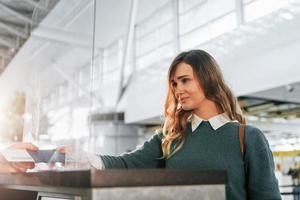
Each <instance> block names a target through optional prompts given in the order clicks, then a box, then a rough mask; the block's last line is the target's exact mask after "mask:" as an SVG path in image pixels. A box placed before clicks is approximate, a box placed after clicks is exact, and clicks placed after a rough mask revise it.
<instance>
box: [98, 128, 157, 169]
mask: <svg viewBox="0 0 300 200" xmlns="http://www.w3.org/2000/svg"><path fill="white" fill-rule="evenodd" d="M161 140H162V134H161V133H158V134H154V135H153V136H152V137H151V138H150V139H149V140H147V141H145V142H144V144H143V145H141V146H139V147H137V148H136V149H135V150H133V151H132V152H129V153H123V154H122V155H120V156H109V155H101V156H100V159H101V160H102V163H103V165H104V168H105V169H122V168H132V169H137V168H156V167H157V162H158V160H159V158H160V157H162V148H161Z"/></svg>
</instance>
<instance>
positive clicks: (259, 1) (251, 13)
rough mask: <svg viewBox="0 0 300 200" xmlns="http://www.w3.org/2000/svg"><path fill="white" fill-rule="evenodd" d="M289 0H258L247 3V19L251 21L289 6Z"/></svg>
mask: <svg viewBox="0 0 300 200" xmlns="http://www.w3.org/2000/svg"><path fill="white" fill-rule="evenodd" d="M288 3H289V2H288V0H276V1H274V0H256V1H253V2H251V3H249V4H247V5H245V8H244V9H245V21H246V22H250V21H253V20H255V19H258V18H260V17H263V16H265V15H267V14H269V13H271V12H273V11H276V10H278V9H280V8H283V7H285V6H288Z"/></svg>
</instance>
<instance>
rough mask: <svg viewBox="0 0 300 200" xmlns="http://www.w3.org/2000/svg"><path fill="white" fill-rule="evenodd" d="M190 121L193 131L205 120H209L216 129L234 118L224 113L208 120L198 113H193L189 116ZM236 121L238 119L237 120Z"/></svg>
mask: <svg viewBox="0 0 300 200" xmlns="http://www.w3.org/2000/svg"><path fill="white" fill-rule="evenodd" d="M188 121H189V122H191V124H192V132H194V131H195V130H196V128H197V127H198V126H199V125H200V124H201V122H203V121H208V122H209V123H210V125H211V127H212V128H213V129H214V130H217V129H218V128H220V127H221V126H223V125H225V124H227V123H228V122H232V120H231V119H230V118H229V117H228V115H227V114H226V113H222V114H219V115H216V116H214V117H212V118H210V119H208V120H205V119H202V118H200V117H199V116H197V115H196V114H192V115H191V116H190V117H189V118H188ZM235 121H236V120H235Z"/></svg>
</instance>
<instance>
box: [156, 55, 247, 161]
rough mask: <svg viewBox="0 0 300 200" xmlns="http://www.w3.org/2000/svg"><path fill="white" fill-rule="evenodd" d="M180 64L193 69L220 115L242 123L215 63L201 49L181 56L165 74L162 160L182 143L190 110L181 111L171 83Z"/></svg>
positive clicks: (231, 94)
mask: <svg viewBox="0 0 300 200" xmlns="http://www.w3.org/2000/svg"><path fill="white" fill-rule="evenodd" d="M179 63H186V64H188V65H190V66H191V67H192V68H193V72H194V76H195V77H196V79H197V80H198V82H199V84H200V86H201V87H202V89H203V92H204V95H205V97H206V98H207V99H208V100H211V101H213V102H214V103H215V104H216V106H217V108H218V110H219V112H220V113H226V114H227V115H228V117H229V118H230V119H231V120H237V121H239V122H240V123H245V120H244V117H243V115H242V112H241V109H240V107H239V105H238V102H237V99H236V97H235V96H234V95H233V93H232V91H231V90H230V88H229V87H228V86H227V84H226V83H225V80H224V78H223V75H222V72H221V70H220V67H219V65H218V64H217V62H216V60H215V59H214V58H213V57H212V56H211V55H210V54H208V53H207V52H205V51H203V50H190V51H186V52H182V53H180V54H179V55H178V56H176V58H175V59H174V60H173V62H172V63H171V65H170V68H169V72H168V89H167V96H166V99H165V103H164V117H165V119H166V121H165V124H164V127H163V130H162V132H163V135H164V137H163V140H162V151H163V158H165V159H168V158H169V157H171V156H172V155H173V154H174V153H176V152H177V151H178V150H179V149H180V148H181V147H182V146H183V144H184V141H185V134H186V127H187V123H188V117H189V116H190V115H191V113H192V110H183V109H182V107H181V105H180V104H179V102H178V100H177V98H176V97H175V92H174V89H173V88H172V84H171V81H172V79H173V78H174V74H175V71H176V68H177V66H178V64H179Z"/></svg>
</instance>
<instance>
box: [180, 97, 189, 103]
mask: <svg viewBox="0 0 300 200" xmlns="http://www.w3.org/2000/svg"><path fill="white" fill-rule="evenodd" d="M188 98H189V97H183V98H180V101H181V102H184V101H186V100H187V99H188Z"/></svg>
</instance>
